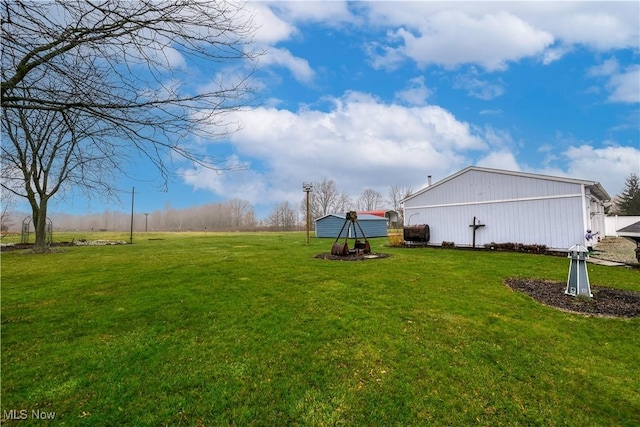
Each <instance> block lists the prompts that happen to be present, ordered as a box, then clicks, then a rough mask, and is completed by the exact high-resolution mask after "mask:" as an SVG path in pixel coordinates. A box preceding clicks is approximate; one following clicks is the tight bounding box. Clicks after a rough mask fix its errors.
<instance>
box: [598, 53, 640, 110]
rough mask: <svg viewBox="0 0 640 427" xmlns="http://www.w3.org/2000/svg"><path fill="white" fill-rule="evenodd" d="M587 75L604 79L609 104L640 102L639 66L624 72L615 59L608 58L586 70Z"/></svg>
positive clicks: (626, 69) (631, 67)
mask: <svg viewBox="0 0 640 427" xmlns="http://www.w3.org/2000/svg"><path fill="white" fill-rule="evenodd" d="M587 75H588V76H589V77H594V78H599V77H600V78H606V79H607V83H606V84H605V86H606V89H607V90H608V91H609V97H608V100H609V101H610V102H622V103H638V102H640V65H631V66H629V67H627V68H625V69H624V70H621V69H620V64H619V62H618V60H617V59H616V58H609V59H607V60H606V61H604V62H603V63H602V64H600V65H596V66H593V67H591V68H589V69H588V70H587Z"/></svg>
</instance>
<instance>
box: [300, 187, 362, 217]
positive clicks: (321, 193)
mask: <svg viewBox="0 0 640 427" xmlns="http://www.w3.org/2000/svg"><path fill="white" fill-rule="evenodd" d="M350 205H351V198H350V197H349V196H348V195H347V194H346V193H341V192H340V191H339V190H338V187H336V183H335V182H334V181H333V180H326V179H325V180H324V181H322V182H316V183H314V184H313V191H312V192H311V193H310V194H309V211H310V212H309V215H310V216H311V221H313V220H314V219H318V218H321V217H323V216H325V215H328V214H331V213H339V212H344V211H346V209H348V208H349V207H350ZM300 212H302V213H303V220H305V221H306V215H307V199H306V195H305V196H304V198H303V199H302V201H301V202H300Z"/></svg>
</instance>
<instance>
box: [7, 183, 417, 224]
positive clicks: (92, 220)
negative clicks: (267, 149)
mask: <svg viewBox="0 0 640 427" xmlns="http://www.w3.org/2000/svg"><path fill="white" fill-rule="evenodd" d="M312 186H313V189H312V191H311V192H310V194H309V196H310V197H309V217H310V221H309V224H310V226H311V228H313V227H314V225H315V223H314V220H315V219H318V218H321V217H323V216H325V215H327V214H332V213H340V214H343V213H345V212H346V211H349V210H359V211H371V210H383V209H384V210H394V211H396V212H398V213H399V215H400V217H402V208H401V206H400V200H402V198H403V197H406V196H408V195H409V194H410V193H411V188H409V187H400V186H391V187H390V188H389V192H388V194H387V196H386V197H385V196H383V195H382V194H381V193H379V192H377V191H375V190H372V189H365V190H364V191H363V192H362V194H361V195H360V196H359V197H356V198H352V197H350V196H349V195H347V194H346V193H344V192H343V191H340V190H339V189H338V187H337V185H336V184H335V182H334V181H333V180H324V181H322V182H314V183H313V184H312ZM27 216H28V214H26V213H19V212H9V211H8V210H7V211H6V212H3V216H2V226H3V230H4V231H9V230H11V231H20V230H21V223H22V221H23V219H24V218H25V217H27ZM306 216H307V200H306V195H304V194H302V195H301V200H300V201H299V203H297V204H295V203H294V204H292V203H290V202H281V203H277V204H275V205H274V206H273V208H272V209H271V211H270V212H269V213H268V214H267V216H266V217H265V218H261V219H259V218H257V217H256V213H255V210H254V207H253V205H252V204H251V203H250V202H249V201H247V200H242V199H231V200H228V201H225V202H221V203H210V204H205V205H199V206H192V207H188V208H183V209H177V208H174V207H173V206H171V204H169V203H168V204H166V205H165V206H164V208H162V209H157V210H154V211H152V212H144V213H141V212H135V213H134V214H133V231H136V232H142V231H205V230H206V231H230V230H231V231H235V230H238V231H250V230H274V231H292V230H304V229H305V228H306ZM49 218H50V219H51V222H52V225H53V230H54V231H101V230H103V231H129V230H131V213H130V212H122V211H115V210H108V209H107V210H105V211H104V212H101V213H89V214H82V215H74V214H65V213H51V214H50V216H49Z"/></svg>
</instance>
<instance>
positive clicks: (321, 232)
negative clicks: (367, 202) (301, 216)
mask: <svg viewBox="0 0 640 427" xmlns="http://www.w3.org/2000/svg"><path fill="white" fill-rule="evenodd" d="M358 223H359V224H360V226H361V227H362V229H363V230H364V233H365V234H366V236H367V237H384V236H386V235H387V220H386V219H385V218H380V219H375V220H373V219H370V220H367V219H363V220H359V221H358ZM343 225H344V218H339V217H336V216H327V217H325V218H322V219H320V220H318V221H316V237H333V238H334V239H335V238H336V237H337V236H338V233H339V232H340V229H341V228H342V226H343ZM347 226H348V228H349V229H350V230H351V233H350V235H349V237H350V238H352V237H353V236H352V234H353V227H352V226H351V223H349V224H347ZM347 226H345V228H344V230H342V234H340V237H341V238H343V239H344V238H345V236H346V235H347ZM356 227H357V226H356ZM357 233H358V237H362V236H360V234H361V232H360V229H357Z"/></svg>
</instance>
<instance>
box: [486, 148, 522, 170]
mask: <svg viewBox="0 0 640 427" xmlns="http://www.w3.org/2000/svg"><path fill="white" fill-rule="evenodd" d="M476 165H477V166H480V167H485V168H494V169H505V170H512V171H519V170H520V165H519V164H518V161H517V160H516V157H515V156H514V155H513V153H512V152H510V151H508V150H501V151H493V152H491V153H489V154H487V155H486V156H484V157H483V158H481V159H480V160H478V161H477V163H476Z"/></svg>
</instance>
